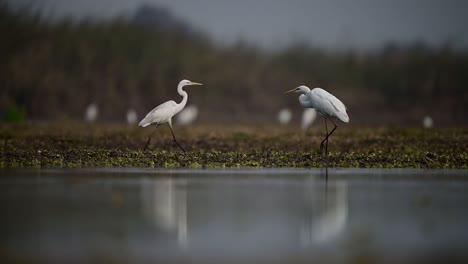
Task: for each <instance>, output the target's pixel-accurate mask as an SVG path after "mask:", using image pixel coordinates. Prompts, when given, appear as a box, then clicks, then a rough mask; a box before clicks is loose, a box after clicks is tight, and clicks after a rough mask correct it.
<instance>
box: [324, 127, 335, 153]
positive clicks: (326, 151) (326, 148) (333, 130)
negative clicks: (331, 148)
mask: <svg viewBox="0 0 468 264" xmlns="http://www.w3.org/2000/svg"><path fill="white" fill-rule="evenodd" d="M330 121H331V122H332V123H333V125H334V126H335V127H334V128H333V129H332V131H331V132H330V134H328V135H327V144H326V146H325V153H326V155H327V156H328V137H330V136H331V134H333V132H335V130H336V128H337V127H338V126H337V125H336V124H335V122H333V120H332V119H330Z"/></svg>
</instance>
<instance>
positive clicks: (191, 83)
mask: <svg viewBox="0 0 468 264" xmlns="http://www.w3.org/2000/svg"><path fill="white" fill-rule="evenodd" d="M190 85H203V84H201V83H197V82H190Z"/></svg>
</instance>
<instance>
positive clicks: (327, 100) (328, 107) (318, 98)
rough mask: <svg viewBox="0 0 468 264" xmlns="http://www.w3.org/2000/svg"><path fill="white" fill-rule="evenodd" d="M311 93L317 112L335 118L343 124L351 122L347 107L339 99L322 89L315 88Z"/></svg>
mask: <svg viewBox="0 0 468 264" xmlns="http://www.w3.org/2000/svg"><path fill="white" fill-rule="evenodd" d="M311 93H313V95H312V96H311V98H312V101H313V105H314V108H315V109H316V110H318V111H319V112H322V113H324V114H326V115H328V116H335V117H337V118H338V119H340V120H341V121H343V122H346V123H347V122H349V117H348V114H347V113H346V106H345V105H344V104H343V103H342V102H341V101H340V100H339V99H338V98H336V97H335V96H334V95H332V94H331V93H329V92H327V91H325V90H323V89H321V88H315V89H313V90H312V91H311Z"/></svg>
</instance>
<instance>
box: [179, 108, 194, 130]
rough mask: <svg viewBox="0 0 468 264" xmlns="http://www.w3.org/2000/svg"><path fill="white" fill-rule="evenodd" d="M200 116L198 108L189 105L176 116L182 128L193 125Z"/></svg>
mask: <svg viewBox="0 0 468 264" xmlns="http://www.w3.org/2000/svg"><path fill="white" fill-rule="evenodd" d="M197 116H198V108H197V106H195V105H189V106H187V107H185V109H184V110H182V111H180V113H179V114H178V115H177V116H176V123H177V124H179V125H182V126H188V125H190V124H192V123H193V122H194V121H195V119H197Z"/></svg>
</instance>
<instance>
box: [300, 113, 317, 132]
mask: <svg viewBox="0 0 468 264" xmlns="http://www.w3.org/2000/svg"><path fill="white" fill-rule="evenodd" d="M316 118H317V111H315V109H313V108H306V109H305V110H304V112H303V113H302V120H301V128H302V129H303V130H306V129H307V128H308V127H310V126H311V125H312V123H314V121H315V119H316Z"/></svg>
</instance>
